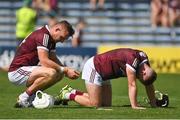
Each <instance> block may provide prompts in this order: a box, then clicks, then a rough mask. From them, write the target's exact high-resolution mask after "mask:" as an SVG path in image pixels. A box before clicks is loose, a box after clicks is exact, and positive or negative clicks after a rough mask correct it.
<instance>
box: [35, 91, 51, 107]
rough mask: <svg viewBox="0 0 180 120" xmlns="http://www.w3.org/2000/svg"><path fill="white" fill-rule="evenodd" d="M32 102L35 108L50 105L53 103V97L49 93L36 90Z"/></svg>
mask: <svg viewBox="0 0 180 120" xmlns="http://www.w3.org/2000/svg"><path fill="white" fill-rule="evenodd" d="M32 104H33V106H34V107H35V108H37V109H43V108H48V107H52V106H53V105H54V98H53V97H52V96H51V95H48V94H47V93H43V92H42V91H40V90H38V91H37V92H36V97H35V99H34V100H33V101H32Z"/></svg>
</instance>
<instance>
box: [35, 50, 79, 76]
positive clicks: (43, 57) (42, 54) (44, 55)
mask: <svg viewBox="0 0 180 120" xmlns="http://www.w3.org/2000/svg"><path fill="white" fill-rule="evenodd" d="M38 57H39V61H40V64H41V65H42V66H45V67H50V68H53V69H55V70H56V71H58V72H61V73H62V72H63V73H64V74H65V75H66V76H67V77H69V78H71V79H76V78H78V77H79V72H77V71H75V70H74V69H72V68H69V67H64V66H60V65H58V64H57V63H56V62H54V61H53V60H51V59H49V57H50V56H49V53H48V51H46V50H44V49H40V48H39V49H38Z"/></svg>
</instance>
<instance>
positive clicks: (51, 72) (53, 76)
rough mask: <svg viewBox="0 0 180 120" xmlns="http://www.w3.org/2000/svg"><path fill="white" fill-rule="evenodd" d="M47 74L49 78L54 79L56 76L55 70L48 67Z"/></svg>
mask: <svg viewBox="0 0 180 120" xmlns="http://www.w3.org/2000/svg"><path fill="white" fill-rule="evenodd" d="M47 74H48V77H49V78H51V79H54V78H56V76H57V72H56V70H55V69H52V68H49V69H48V73H47Z"/></svg>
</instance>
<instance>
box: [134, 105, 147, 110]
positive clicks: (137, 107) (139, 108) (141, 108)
mask: <svg viewBox="0 0 180 120" xmlns="http://www.w3.org/2000/svg"><path fill="white" fill-rule="evenodd" d="M132 109H138V110H144V109H146V108H145V107H139V106H135V107H132Z"/></svg>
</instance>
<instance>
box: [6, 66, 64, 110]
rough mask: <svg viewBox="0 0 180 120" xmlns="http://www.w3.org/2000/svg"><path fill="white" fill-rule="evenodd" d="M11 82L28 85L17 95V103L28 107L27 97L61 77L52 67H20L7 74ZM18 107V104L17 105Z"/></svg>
mask: <svg viewBox="0 0 180 120" xmlns="http://www.w3.org/2000/svg"><path fill="white" fill-rule="evenodd" d="M8 77H9V79H10V81H11V82H13V83H14V84H16V85H26V86H28V87H27V89H26V91H25V92H23V93H22V94H20V95H19V100H18V104H19V103H20V104H21V105H22V106H23V107H28V102H27V101H28V99H29V97H30V96H31V95H33V94H34V93H35V92H36V91H37V90H39V89H41V90H44V89H46V88H48V87H50V86H51V85H53V84H55V83H56V82H57V81H58V80H60V79H61V78H62V75H61V74H58V73H57V72H56V71H55V70H54V69H51V68H46V67H41V66H33V67H32V66H27V67H21V68H19V69H18V70H16V71H14V72H11V73H9V74H8ZM17 107H18V106H17Z"/></svg>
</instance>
